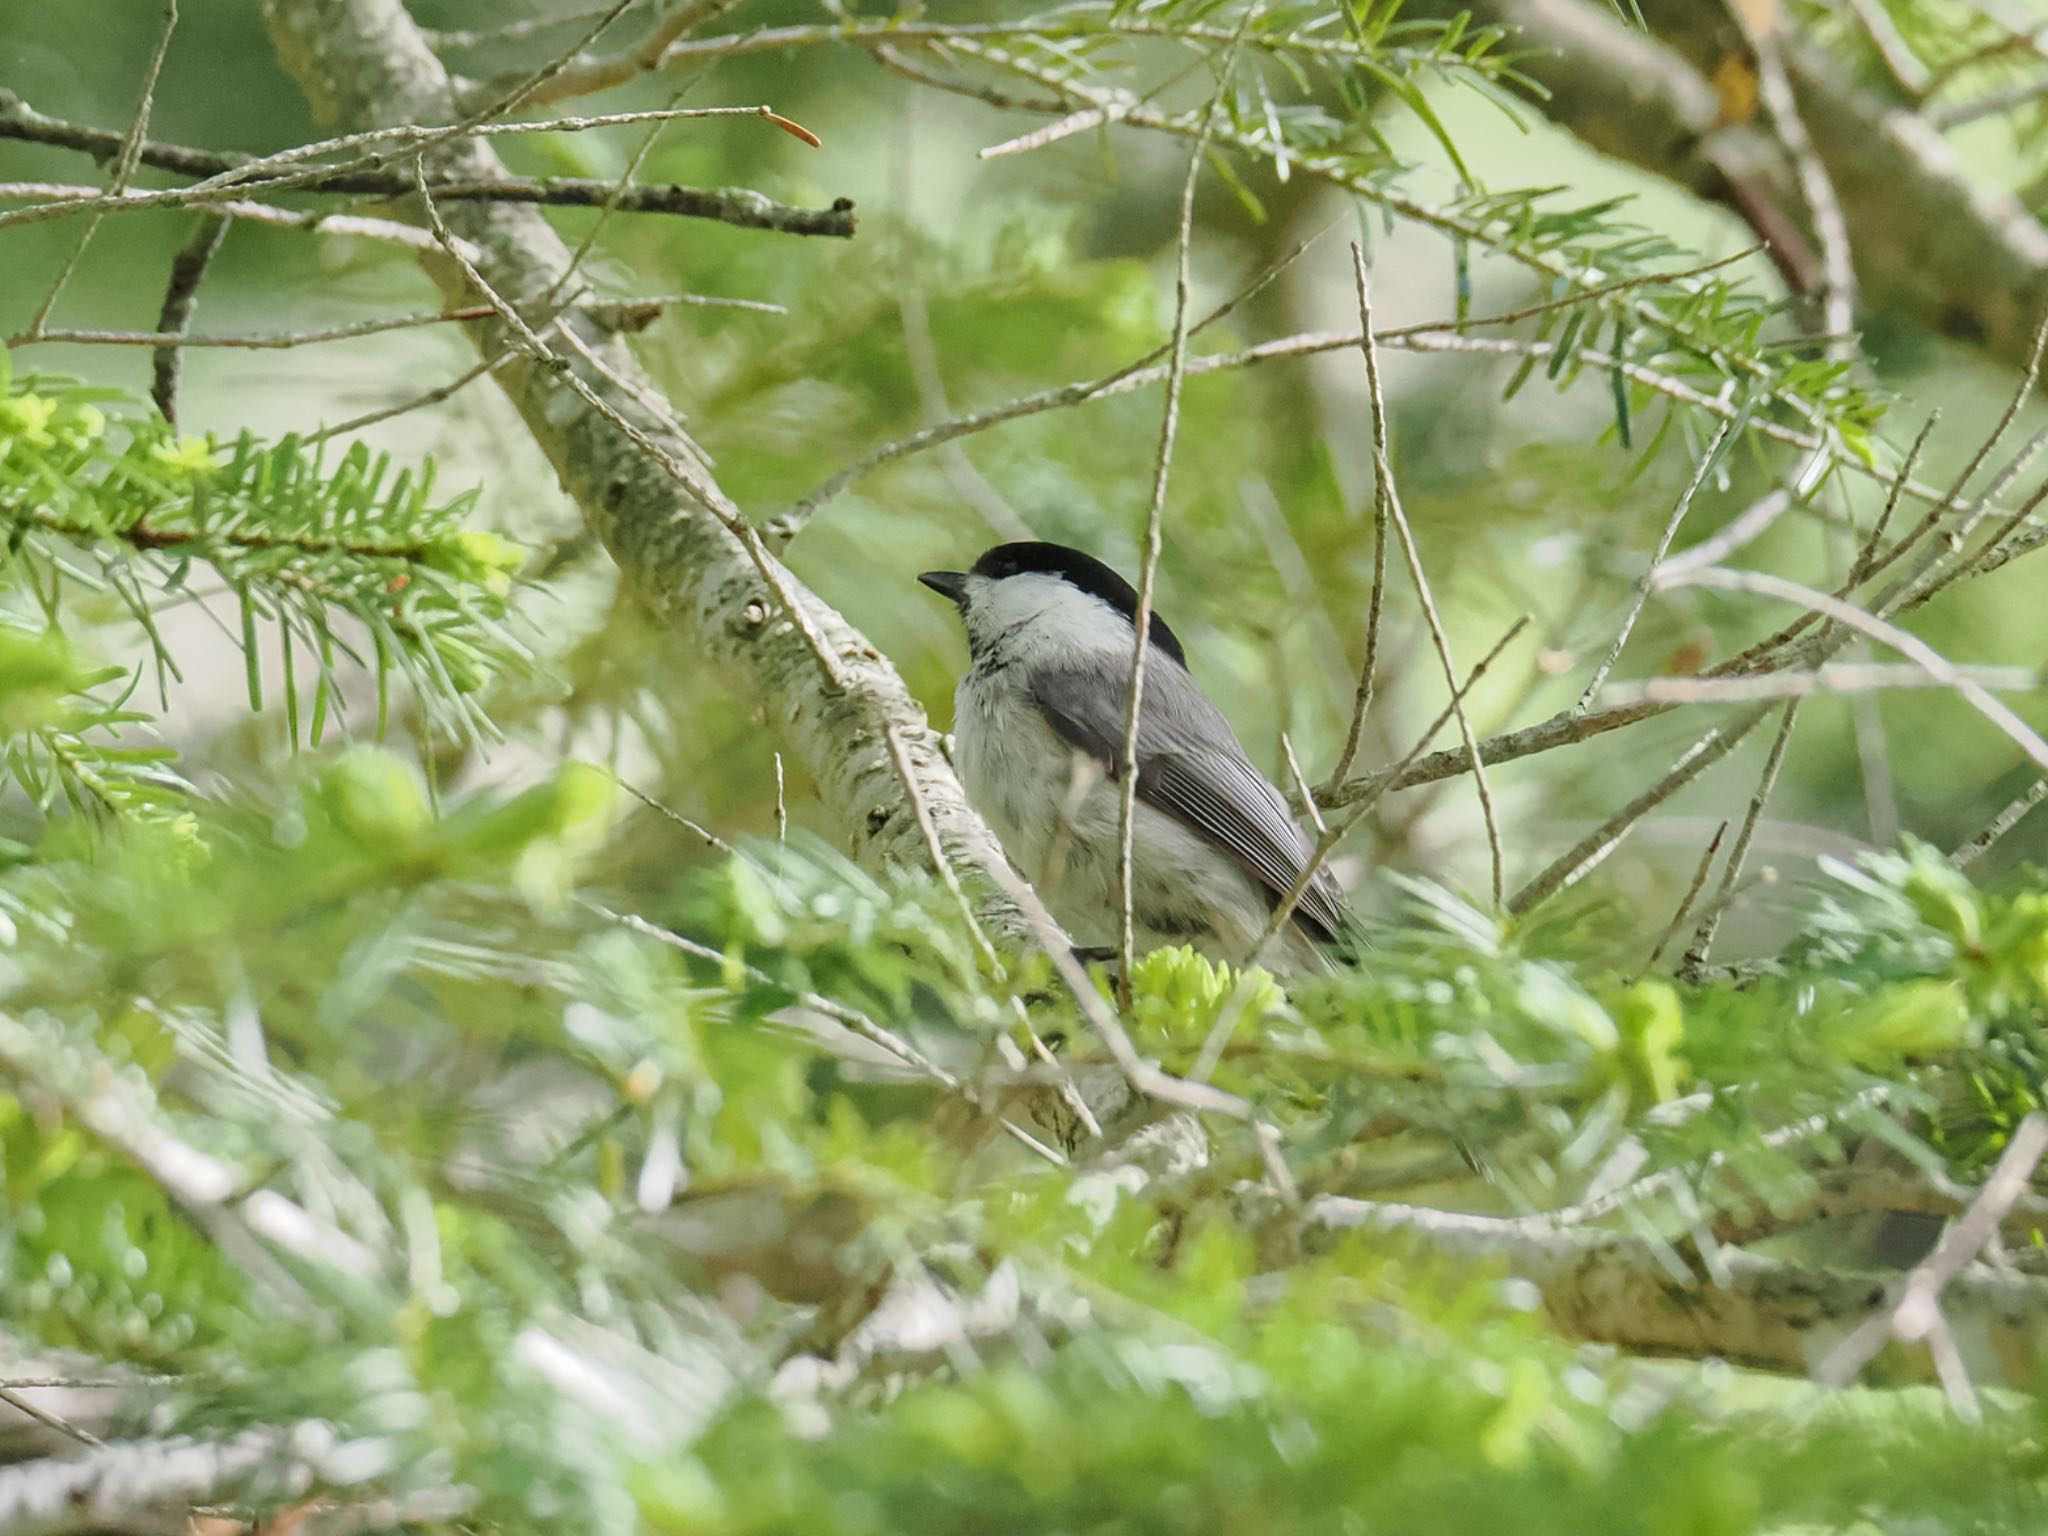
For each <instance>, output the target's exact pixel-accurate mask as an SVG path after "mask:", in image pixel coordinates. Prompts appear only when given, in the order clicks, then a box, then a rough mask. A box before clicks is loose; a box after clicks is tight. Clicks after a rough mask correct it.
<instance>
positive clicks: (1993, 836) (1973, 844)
mask: <svg viewBox="0 0 2048 1536" xmlns="http://www.w3.org/2000/svg"><path fill="white" fill-rule="evenodd" d="M2043 800H2048V779H2036V780H2034V782H2033V783H2032V784H2030V785H2029V786H2028V787H2027V790H2026V792H2025V793H2024V794H2022V795H2020V796H2019V798H2018V799H2016V800H2014V801H2013V802H2012V803H2011V804H2010V805H2008V806H2007V807H2006V808H2005V809H2004V810H2002V811H2000V812H1999V813H1998V814H1997V815H1996V816H1994V817H1992V818H1991V822H1990V825H1988V826H1987V827H1985V828H1984V830H1983V831H1982V832H1979V833H1978V834H1977V835H1976V836H1975V837H1973V838H1971V839H1970V840H1969V841H1968V842H1967V843H1964V844H1963V845H1962V846H1961V847H1960V848H1958V849H1956V851H1955V852H1954V853H1952V854H1950V855H1949V856H1948V861H1949V863H1951V864H1953V865H1954V866H1955V867H1956V868H1957V869H1963V868H1965V867H1967V866H1968V865H1970V864H1971V863H1973V862H1975V861H1976V860H1977V859H1979V858H1981V857H1982V856H1983V855H1984V854H1985V853H1987V852H1989V851H1990V848H1991V845H1992V844H1993V843H1996V842H1997V841H1998V840H1999V839H2000V838H2001V837H2003V836H2005V834H2006V833H2008V832H2010V831H2011V830H2012V829H2013V828H2014V827H2016V826H2018V825H2019V822H2020V818H2021V817H2023V816H2025V815H2026V814H2027V812H2029V811H2031V810H2032V809H2033V808H2034V807H2035V806H2037V805H2039V804H2040V803H2041V802H2042V801H2043Z"/></svg>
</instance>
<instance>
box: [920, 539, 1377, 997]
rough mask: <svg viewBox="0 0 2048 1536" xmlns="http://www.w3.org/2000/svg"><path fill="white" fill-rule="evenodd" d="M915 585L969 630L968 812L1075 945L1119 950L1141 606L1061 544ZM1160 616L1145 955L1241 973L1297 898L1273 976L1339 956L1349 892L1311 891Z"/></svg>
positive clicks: (1150, 756)
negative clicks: (1279, 912)
mask: <svg viewBox="0 0 2048 1536" xmlns="http://www.w3.org/2000/svg"><path fill="white" fill-rule="evenodd" d="M918 580H919V581H921V582H923V583H924V584H925V585H926V586H927V587H930V588H931V589H932V590H933V591H934V592H937V593H939V594H940V595H941V596H942V597H946V598H950V599H951V600H952V601H953V602H954V603H955V604H956V605H957V606H958V607H959V610H960V617H961V619H962V621H963V622H964V623H965V625H966V628H967V651H968V668H967V672H966V674H965V675H964V676H963V677H962V678H961V679H960V686H959V689H958V691H957V692H956V693H955V694H954V723H953V731H954V744H955V750H954V757H955V760H956V763H957V765H958V767H959V770H960V777H961V781H962V783H963V784H965V786H966V789H967V793H968V796H969V798H970V799H972V800H973V802H974V804H975V807H976V809H978V810H979V811H980V812H981V813H982V815H983V816H985V817H986V818H987V819H988V822H989V824H990V825H991V826H992V827H993V828H994V829H995V831H996V835H997V836H998V837H1000V838H1001V839H1002V843H1003V847H1004V849H1005V850H1006V851H1007V852H1008V853H1009V855H1010V858H1011V860H1012V861H1013V862H1014V863H1015V864H1016V865H1017V867H1018V869H1019V870H1021V871H1022V872H1023V874H1024V875H1025V877H1026V878H1027V879H1029V880H1030V881H1031V883H1032V884H1033V885H1034V886H1035V887H1037V889H1038V892H1039V894H1040V895H1041V896H1042V897H1043V898H1044V899H1045V902H1046V905H1047V906H1048V907H1049V908H1050V909H1051V911H1052V913H1053V915H1054V916H1055V917H1057V918H1058V919H1059V920H1060V922H1061V923H1062V924H1063V925H1064V926H1065V927H1066V929H1067V931H1068V933H1069V934H1070V935H1072V936H1073V938H1074V939H1075V941H1076V942H1077V943H1080V944H1083V945H1100V946H1114V945H1115V944H1116V943H1117V941H1118V937H1119V931H1120V917H1121V912H1120V909H1119V906H1118V881H1117V865H1118V839H1119V822H1120V812H1121V792H1120V789H1119V784H1118V770H1119V765H1120V763H1121V762H1122V760H1123V757H1124V738H1125V719H1126V715H1127V712H1128V708H1129V701H1130V691H1131V665H1132V660H1133V654H1134V652H1135V650H1136V646H1137V612H1138V595H1137V593H1136V592H1134V591H1132V589H1131V584H1130V583H1129V582H1127V581H1125V580H1124V579H1123V577H1121V576H1119V575H1118V574H1117V573H1116V572H1115V571H1113V570H1111V569H1110V568H1109V567H1108V566H1106V565H1104V564H1103V563H1102V562H1101V561H1100V560H1097V559H1095V558H1094V557H1093V556H1091V555H1086V554H1083V553H1082V552H1081V551H1079V550H1077V549H1069V548H1067V547H1066V546H1064V545H1061V544H1043V543H1015V544H999V545H997V546H996V547H995V548H994V549H991V550H989V551H988V552H987V553H986V554H984V555H983V556H982V557H981V558H980V559H979V560H977V561H976V562H975V563H974V568H973V569H972V570H970V571H964V572H963V571H926V572H925V573H924V574H923V575H921V576H919V577H918ZM1150 618H1151V622H1150V625H1149V628H1148V634H1149V636H1150V638H1149V641H1148V644H1147V648H1146V659H1145V685H1144V691H1143V694H1142V696H1141V704H1140V708H1139V712H1138V732H1137V751H1136V754H1135V761H1136V765H1137V797H1136V804H1135V806H1134V809H1133V818H1132V847H1131V916H1132V921H1133V925H1134V927H1135V930H1136V935H1137V939H1138V942H1139V944H1140V945H1141V947H1142V946H1153V945H1159V944H1192V945H1193V946H1195V947H1196V948H1197V949H1200V950H1202V951H1204V952H1205V953H1207V954H1210V955H1212V956H1213V957H1215V958H1219V959H1227V960H1231V961H1235V962H1241V961H1243V960H1245V959H1247V958H1248V957H1250V956H1251V955H1252V953H1253V951H1254V950H1255V949H1258V948H1259V947H1260V943H1261V940H1262V938H1264V936H1265V935H1266V933H1267V931H1268V929H1269V927H1270V926H1271V924H1272V920H1273V914H1274V911H1275V909H1276V907H1278V906H1279V905H1280V904H1281V903H1283V902H1285V901H1287V900H1289V899H1290V898H1291V899H1292V902H1293V905H1292V906H1291V908H1290V909H1289V911H1288V915H1287V917H1286V919H1285V921H1284V922H1283V923H1282V924H1281V927H1280V930H1279V932H1277V933H1276V934H1274V936H1273V938H1272V939H1271V941H1270V942H1268V943H1267V944H1266V945H1265V946H1264V948H1265V951H1266V953H1265V954H1264V956H1263V959H1264V962H1265V963H1268V964H1271V963H1275V962H1281V963H1290V964H1296V965H1299V964H1302V963H1305V962H1308V961H1310V960H1311V958H1312V957H1313V956H1315V955H1316V954H1318V953H1319V952H1324V953H1327V952H1330V951H1342V950H1343V949H1345V948H1347V947H1348V944H1349V942H1350V940H1351V939H1352V938H1353V936H1354V935H1353V919H1352V917H1351V915H1350V913H1349V911H1348V910H1347V909H1346V907H1345V904H1344V895H1343V892H1342V890H1341V889H1340V888H1339V887H1338V885H1337V882H1336V880H1335V878H1334V877H1333V876H1332V875H1331V874H1330V872H1329V871H1328V870H1327V869H1323V868H1320V867H1317V868H1316V869H1315V872H1314V874H1313V875H1310V876H1309V877H1308V878H1307V879H1306V882H1305V883H1304V880H1303V875H1304V871H1306V870H1308V869H1310V868H1311V866H1312V864H1313V862H1314V853H1313V849H1314V845H1313V844H1312V843H1311V841H1310V839H1309V837H1308V835H1307V833H1305V832H1304V831H1303V830H1302V828H1301V825H1300V824H1299V823H1298V822H1297V821H1296V820H1295V819H1294V816H1293V813H1292V812H1291V811H1290V810H1289V809H1288V805H1287V801H1286V799H1285V798H1284V797H1283V796H1282V795H1281V793H1280V791H1279V790H1277V789H1275V788H1274V787H1273V785H1272V784H1271V783H1270V782H1269V781H1268V780H1267V779H1266V777H1265V775H1263V774H1262V773H1260V772H1259V770H1258V769H1257V768H1255V767H1253V766H1252V762H1251V759H1250V758H1249V757H1247V756H1246V755H1245V750H1244V748H1243V747H1242V746H1240V745H1239V744H1238V740H1237V736H1236V734H1235V733H1234V732H1233V731H1232V730H1231V728H1230V722H1229V721H1227V720H1225V719H1224V718H1223V714H1222V711H1220V710H1218V709H1217V708H1216V706H1215V705H1214V704H1213V703H1211V702H1210V701H1209V696H1208V695H1207V694H1205V693H1204V692H1203V691H1202V687H1201V685H1200V684H1199V683H1197V682H1196V681H1195V679H1194V677H1193V676H1192V675H1191V674H1190V673H1189V671H1188V668H1187V654H1186V652H1185V651H1184V650H1183V649H1182V648H1181V643H1180V640H1179V638H1178V637H1177V636H1176V635H1175V634H1174V632H1173V631H1172V629H1170V628H1169V627H1168V626H1167V624H1166V621H1165V620H1164V619H1162V618H1160V617H1159V615H1158V614H1157V613H1153V614H1152V615H1151V616H1150ZM1297 888H1298V889H1297Z"/></svg>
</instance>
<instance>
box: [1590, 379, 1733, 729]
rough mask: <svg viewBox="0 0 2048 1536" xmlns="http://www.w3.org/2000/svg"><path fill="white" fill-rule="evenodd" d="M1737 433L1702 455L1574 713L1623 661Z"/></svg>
mask: <svg viewBox="0 0 2048 1536" xmlns="http://www.w3.org/2000/svg"><path fill="white" fill-rule="evenodd" d="M1734 431H1735V421H1734V419H1733V418H1731V419H1729V420H1726V421H1723V422H1722V423H1721V425H1720V428H1719V430H1717V431H1716V432H1715V433H1714V437H1713V440H1712V441H1711V442H1709V443H1708V444H1707V451H1706V452H1705V453H1703V454H1702V455H1700V462H1699V467H1698V468H1697V469H1695V470H1694V471H1693V476H1692V479H1691V480H1689V481H1687V482H1686V487H1685V490H1684V492H1683V493H1682V494H1681V495H1680V496H1679V498H1678V505H1677V506H1675V507H1673V508H1672V509H1671V516H1670V517H1669V518H1668V519H1667V520H1666V521H1665V524H1664V534H1663V537H1661V538H1660V539H1658V540H1657V548H1656V550H1655V552H1654V553H1652V554H1651V556H1650V564H1649V567H1648V568H1647V569H1646V570H1645V571H1644V572H1643V574H1642V575H1641V576H1640V577H1638V578H1637V579H1636V586H1635V592H1634V593H1633V595H1632V596H1631V598H1630V600H1629V606H1628V612H1627V613H1626V614H1624V615H1623V616H1622V620H1621V628H1620V630H1619V631H1617V632H1616V634H1615V636H1614V643H1613V644H1612V645H1610V646H1609V647H1608V648H1607V655H1606V656H1605V657H1604V658H1602V660H1601V662H1600V665H1599V666H1597V667H1595V668H1594V669H1593V676H1592V679H1591V680H1590V681H1589V682H1588V683H1587V684H1586V690H1585V692H1583V693H1581V694H1580V695H1579V702H1578V703H1577V704H1575V705H1573V706H1572V708H1573V711H1574V712H1575V713H1577V714H1581V715H1583V714H1584V713H1585V712H1586V711H1587V710H1588V709H1589V708H1591V707H1592V703H1593V696H1594V695H1595V694H1597V693H1599V691H1600V686H1601V684H1603V683H1605V682H1606V681H1607V675H1608V674H1609V673H1610V672H1612V671H1613V670H1614V665H1615V663H1616V662H1618V661H1620V660H1621V652H1622V648H1623V647H1624V646H1626V645H1627V644H1628V637H1629V636H1630V635H1631V634H1632V633H1634V631H1635V627H1636V620H1637V619H1639V618H1641V617H1642V613H1643V607H1644V605H1645V604H1646V603H1648V602H1649V600H1650V592H1651V590H1652V584H1653V581H1654V578H1655V576H1656V573H1657V567H1658V566H1659V565H1661V564H1663V562H1664V556H1665V553H1666V552H1667V551H1668V550H1669V549H1670V548H1671V541H1672V540H1673V539H1674V538H1676V537H1677V536H1678V525H1679V524H1680V523H1682V522H1684V521H1685V514H1686V513H1687V512H1688V511H1690V510H1691V509H1692V502H1693V498H1694V497H1695V496H1697V495H1699V493H1700V487H1701V486H1703V485H1705V484H1706V483H1707V477H1708V476H1709V475H1711V474H1712V473H1713V472H1714V467H1715V466H1716V465H1717V464H1719V463H1720V462H1721V452H1722V450H1723V449H1724V448H1725V447H1726V446H1727V444H1728V439H1729V437H1730V436H1731V435H1732V434H1733V432H1734Z"/></svg>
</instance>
